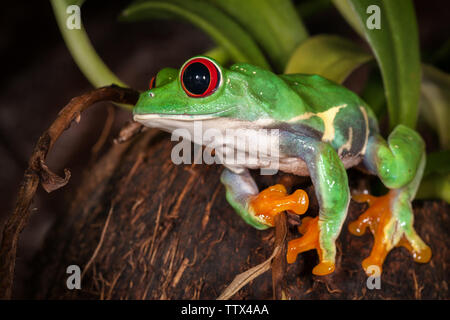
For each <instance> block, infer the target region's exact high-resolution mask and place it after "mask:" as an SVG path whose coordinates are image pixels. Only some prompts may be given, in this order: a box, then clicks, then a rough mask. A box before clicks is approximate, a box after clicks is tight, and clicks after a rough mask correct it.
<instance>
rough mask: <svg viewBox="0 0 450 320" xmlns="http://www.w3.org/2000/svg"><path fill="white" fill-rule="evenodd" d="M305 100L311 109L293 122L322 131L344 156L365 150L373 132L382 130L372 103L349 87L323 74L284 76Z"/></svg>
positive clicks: (307, 106)
mask: <svg viewBox="0 0 450 320" xmlns="http://www.w3.org/2000/svg"><path fill="white" fill-rule="evenodd" d="M280 77H281V78H282V79H283V80H284V81H285V82H286V83H287V84H288V85H289V86H290V87H291V88H292V89H293V91H294V92H296V93H297V94H298V95H299V96H300V98H301V99H302V101H303V102H304V103H305V106H306V110H307V112H306V113H304V114H300V115H298V116H297V117H294V118H292V119H290V120H289V122H290V123H291V125H292V126H294V127H295V126H299V127H304V126H307V127H311V128H312V129H314V130H316V131H319V132H320V133H321V135H322V138H321V139H322V141H325V142H329V143H331V145H332V146H333V148H334V149H335V150H336V151H338V153H339V156H341V157H354V156H358V155H361V154H362V153H364V152H365V147H366V145H367V139H368V137H369V135H370V134H373V133H374V132H376V131H378V124H377V121H376V118H375V116H374V114H373V112H372V110H371V109H370V107H369V106H368V105H367V104H366V103H365V102H364V101H363V100H362V99H361V98H359V97H358V95H357V94H355V93H353V92H352V91H350V90H348V89H347V88H345V87H343V86H341V85H339V84H337V83H335V82H333V81H330V80H328V79H325V78H323V77H321V76H319V75H305V74H289V75H282V76H280Z"/></svg>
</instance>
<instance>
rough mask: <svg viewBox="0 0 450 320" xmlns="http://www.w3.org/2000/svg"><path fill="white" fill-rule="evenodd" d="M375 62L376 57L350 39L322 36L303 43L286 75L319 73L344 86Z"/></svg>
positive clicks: (290, 63) (290, 62)
mask: <svg viewBox="0 0 450 320" xmlns="http://www.w3.org/2000/svg"><path fill="white" fill-rule="evenodd" d="M371 59H373V57H372V55H370V54H369V53H366V52H365V51H364V50H362V49H361V48H360V47H358V46H357V45H355V44H354V43H353V42H351V41H349V40H347V39H344V38H341V37H338V36H330V35H318V36H314V37H310V38H309V39H307V40H306V41H304V42H303V43H302V44H300V46H299V47H298V48H297V49H296V50H295V52H294V54H293V55H292V57H291V59H290V60H289V62H288V64H287V66H286V70H285V73H306V74H318V75H321V76H323V77H325V78H327V79H330V80H333V81H335V82H338V83H342V82H343V81H344V80H345V79H346V78H347V76H348V75H349V74H350V73H351V72H352V71H353V70H355V69H356V68H358V67H359V66H361V65H362V64H364V63H366V62H368V61H370V60H371Z"/></svg>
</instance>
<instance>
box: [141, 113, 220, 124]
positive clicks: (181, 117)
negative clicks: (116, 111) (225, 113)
mask: <svg viewBox="0 0 450 320" xmlns="http://www.w3.org/2000/svg"><path fill="white" fill-rule="evenodd" d="M220 114H221V113H208V114H187V113H184V114H164V113H146V114H135V115H134V116H133V119H134V121H138V122H141V121H148V120H150V121H151V120H158V119H164V120H176V121H200V120H210V119H215V118H218V117H219V116H220Z"/></svg>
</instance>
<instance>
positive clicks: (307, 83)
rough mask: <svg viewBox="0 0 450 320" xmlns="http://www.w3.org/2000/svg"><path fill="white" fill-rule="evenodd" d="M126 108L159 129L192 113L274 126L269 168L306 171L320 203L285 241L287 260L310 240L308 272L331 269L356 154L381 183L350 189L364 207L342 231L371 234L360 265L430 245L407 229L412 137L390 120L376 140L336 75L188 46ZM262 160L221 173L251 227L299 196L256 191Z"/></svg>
mask: <svg viewBox="0 0 450 320" xmlns="http://www.w3.org/2000/svg"><path fill="white" fill-rule="evenodd" d="M133 113H134V120H135V121H138V122H140V123H142V124H143V125H145V126H148V127H155V128H159V129H162V130H165V131H168V132H173V131H174V130H175V129H178V128H185V129H187V130H192V127H193V126H192V123H193V122H195V121H201V122H202V125H203V127H204V128H215V129H218V130H225V129H226V128H246V129H248V130H250V131H251V130H254V131H255V132H256V130H257V129H262V128H263V129H268V130H270V129H277V130H278V131H277V132H278V139H279V152H278V155H277V161H278V163H279V169H280V170H281V171H283V172H288V173H293V174H296V175H302V176H305V175H308V176H310V177H311V180H312V183H313V184H314V187H315V193H316V196H317V199H318V202H319V206H320V210H319V215H318V217H315V218H304V219H303V221H302V225H301V226H300V228H299V231H300V232H301V233H302V234H303V236H302V237H300V238H298V239H294V240H291V241H290V242H289V243H288V253H287V261H288V262H289V263H293V262H294V261H295V260H296V258H297V255H298V254H299V253H302V252H304V251H307V250H312V249H315V250H317V253H318V256H319V264H318V265H317V266H315V268H314V269H313V273H314V274H316V275H326V274H329V273H331V272H333V271H334V269H335V256H336V245H335V241H336V239H337V237H338V236H339V233H340V231H341V228H342V225H343V222H344V220H345V218H346V215H347V209H348V206H349V202H350V191H349V187H348V180H347V173H346V168H349V167H353V166H356V165H358V164H360V163H361V162H362V163H363V164H364V165H365V167H366V168H367V169H368V170H369V171H370V172H371V173H373V174H375V175H377V176H378V177H379V179H380V180H381V181H382V182H383V184H384V185H385V186H386V187H387V188H389V189H390V191H389V192H388V193H387V194H386V195H385V196H382V197H374V196H370V195H364V194H363V195H356V196H354V197H353V198H354V200H356V201H359V202H368V203H369V209H368V210H367V211H366V212H365V213H363V214H362V215H361V216H360V217H359V219H357V220H356V221H354V222H352V223H351V224H350V226H349V229H350V232H352V233H353V234H355V235H361V234H363V233H364V232H365V230H366V229H367V228H369V229H370V230H371V231H372V233H373V235H374V238H375V240H374V245H373V248H372V251H371V254H370V256H369V257H368V258H366V259H365V260H364V261H363V263H362V266H363V268H364V269H365V270H366V272H368V268H369V267H370V266H372V265H374V266H377V267H379V268H380V271H381V268H382V265H383V262H384V260H385V257H386V256H387V254H388V253H389V251H390V250H392V249H393V248H394V247H395V246H399V245H402V246H404V247H406V248H407V249H408V250H409V251H410V252H411V253H412V255H413V258H414V260H415V261H417V262H422V263H425V262H428V261H429V260H430V258H431V250H430V248H429V247H428V246H427V245H426V244H425V243H424V242H423V241H422V239H421V238H420V237H419V235H418V234H417V233H416V231H415V230H414V226H413V222H414V216H413V211H412V208H411V201H412V200H413V199H414V196H415V194H416V191H417V188H418V186H419V183H420V180H421V178H422V174H423V170H424V165H425V146H424V142H423V140H422V138H421V137H420V136H419V134H418V133H417V132H415V131H414V130H412V129H410V128H408V127H406V126H403V125H398V126H397V127H396V128H395V129H394V130H393V131H392V132H391V134H390V135H389V138H388V140H387V141H386V140H385V139H383V138H382V136H381V135H380V133H379V129H378V124H377V120H376V118H375V116H374V113H373V112H372V111H371V109H370V107H369V106H368V105H367V104H366V103H365V102H364V101H363V100H361V99H360V98H359V97H358V96H357V95H356V94H355V93H353V92H352V91H350V90H348V89H346V88H345V87H343V86H341V85H339V84H336V83H334V82H332V81H329V80H327V79H325V78H323V77H321V76H318V75H304V74H284V75H276V74H274V73H272V72H270V71H268V70H265V69H262V68H260V67H256V66H253V65H250V64H246V63H238V64H234V65H232V66H231V67H230V68H229V69H226V68H224V67H222V66H220V65H219V64H218V63H217V62H216V61H215V60H213V59H211V58H208V57H205V56H197V57H194V58H192V59H189V60H188V61H187V62H186V63H184V65H183V66H182V67H181V68H180V69H179V70H176V69H172V68H166V69H163V70H161V71H160V72H159V73H158V74H157V75H156V77H155V78H154V79H153V80H152V84H151V88H150V90H148V91H145V92H143V93H142V94H141V96H140V98H139V101H138V102H137V104H136V106H135V108H134V112H133ZM194 142H195V141H194ZM224 143H225V144H226V145H225V146H224V147H225V148H226V149H233V148H236V146H235V144H234V143H233V141H231V140H230V141H225V142H224ZM265 163H266V162H264V161H256V163H255V162H252V164H245V163H244V164H241V165H234V166H230V165H226V164H225V169H224V171H223V173H222V175H221V182H222V183H223V185H224V186H225V190H226V198H227V200H228V202H229V203H230V205H231V206H232V207H233V208H234V209H235V211H236V212H237V213H238V214H239V215H240V216H241V217H242V218H243V219H244V220H245V222H247V223H248V224H250V225H251V226H253V227H255V228H257V229H266V228H268V227H272V226H273V224H274V216H275V215H277V214H278V213H280V212H282V211H285V210H290V211H291V212H293V213H296V214H303V213H304V212H305V211H306V209H307V206H308V204H307V197H306V195H305V193H304V192H303V191H302V190H297V191H295V192H294V193H293V194H291V195H287V194H286V189H285V188H284V187H283V186H282V185H280V184H278V185H275V186H272V187H269V188H267V189H265V190H263V191H262V192H259V190H258V187H257V185H256V183H255V182H254V180H253V178H252V177H251V175H250V173H249V170H248V169H255V168H260V167H263V166H264V165H265Z"/></svg>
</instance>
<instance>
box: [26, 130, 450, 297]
mask: <svg viewBox="0 0 450 320" xmlns="http://www.w3.org/2000/svg"><path fill="white" fill-rule="evenodd" d="M173 144H174V143H172V142H170V136H169V135H168V134H165V133H160V132H158V131H153V130H151V131H147V132H145V133H142V134H141V135H139V136H138V137H136V138H135V139H133V140H132V141H129V142H126V143H123V144H119V145H114V146H112V147H111V148H110V150H109V151H108V152H107V153H106V154H105V155H104V156H103V157H102V158H100V159H99V161H97V163H96V164H95V165H94V166H92V167H90V168H89V169H88V170H87V171H86V173H85V177H84V179H83V182H82V183H81V185H80V187H79V189H78V192H77V194H76V195H74V199H73V201H72V204H71V206H70V207H69V208H68V209H67V214H65V215H63V216H61V217H60V219H59V220H58V222H57V223H56V225H55V226H53V228H52V232H50V235H49V237H48V239H47V241H46V244H45V246H44V248H43V249H42V251H41V252H40V254H39V255H38V257H37V258H36V263H35V264H34V265H35V266H36V272H35V273H34V275H33V277H32V280H30V286H31V287H32V288H33V289H34V290H33V293H32V294H31V295H30V297H31V298H52V299H55V298H56V299H60V298H62V299H74V298H92V299H98V298H100V299H215V298H217V297H218V296H219V294H220V293H221V292H222V291H223V290H224V289H225V288H226V287H227V285H228V284H230V282H231V281H232V280H233V279H234V277H235V276H236V275H237V274H239V273H241V272H244V271H246V270H248V269H250V268H251V267H253V266H255V265H257V264H259V263H261V262H263V261H265V260H266V259H267V258H268V257H269V256H270V255H271V254H272V252H273V248H274V241H275V229H270V230H265V231H258V230H255V229H253V228H252V227H250V226H248V225H246V224H245V223H244V222H243V221H242V220H241V219H240V218H239V217H238V216H237V215H236V214H235V213H234V211H233V209H232V208H231V207H230V206H229V205H228V203H227V202H226V199H225V192H224V188H223V187H222V185H221V183H220V181H219V177H220V173H221V170H222V168H221V167H220V166H218V165H211V166H207V165H174V164H173V163H172V161H171V160H170V153H171V149H172V146H173ZM255 177H256V178H257V181H258V185H259V187H260V189H262V188H265V187H267V186H268V185H270V184H272V183H275V182H277V181H280V180H281V181H282V180H283V179H292V178H289V176H287V175H277V176H274V177H259V176H255ZM370 179H372V178H370V177H368V176H366V175H364V174H362V173H359V172H357V171H354V170H350V171H349V180H350V181H351V188H352V190H358V189H359V190H361V189H362V188H363V187H365V186H366V185H367V183H368V181H369V180H370ZM294 180H295V183H294V185H295V187H296V188H298V187H301V188H304V189H306V190H307V192H308V194H309V196H310V209H309V210H308V212H307V215H313V216H314V215H316V214H317V210H318V207H317V202H316V200H315V196H314V195H313V188H312V186H311V183H310V181H309V179H307V178H299V179H297V178H295V179H294ZM364 208H365V205H363V204H357V203H355V202H352V203H351V204H350V210H349V215H348V217H347V220H346V223H345V225H344V228H343V231H342V233H341V235H340V237H339V238H338V240H337V247H338V254H337V268H336V271H335V272H334V273H333V274H332V275H330V276H325V277H317V276H313V275H312V274H311V270H312V268H313V267H314V265H315V264H316V263H317V256H316V253H315V252H312V251H311V252H307V253H305V254H303V255H301V256H299V258H298V259H297V262H296V263H294V264H291V265H288V267H287V269H286V274H285V276H284V278H283V279H282V283H281V284H279V285H278V287H279V288H277V289H276V290H277V291H278V290H281V289H280V288H283V291H285V294H286V295H287V298H290V299H335V298H345V299H361V298H394V299H402V298H406V299H430V298H441V299H448V298H449V294H448V276H449V275H448V270H447V264H448V261H449V255H448V247H449V237H448V235H447V232H448V230H449V217H448V212H449V206H448V205H447V204H445V203H444V202H440V201H416V202H414V211H415V217H416V220H415V226H416V230H417V232H418V233H419V234H420V235H421V236H422V237H423V239H424V240H425V241H426V242H427V243H428V244H429V245H430V246H431V248H432V249H433V258H432V260H431V262H430V263H428V264H424V265H421V264H417V263H415V262H413V260H412V257H411V256H410V254H409V252H407V251H406V250H405V249H403V248H397V249H394V250H393V251H392V252H391V253H390V254H389V256H388V258H387V260H386V262H385V264H384V273H383V275H382V278H381V289H380V290H369V289H367V286H366V280H367V277H366V276H365V274H364V272H363V270H362V268H361V261H362V260H363V259H364V258H365V257H367V256H368V254H369V251H370V248H371V245H372V236H371V235H369V234H366V235H365V236H363V237H355V236H352V235H351V234H350V233H349V232H348V231H347V225H348V223H349V222H350V221H352V220H354V219H355V218H356V217H357V216H358V215H359V214H361V213H362V212H363V210H364ZM295 221H296V220H295V219H292V217H289V219H288V224H289V232H288V240H289V239H292V238H294V237H298V236H299V234H298V232H297V231H296V228H295V227H294V226H293V222H294V224H295ZM72 264H76V265H79V266H80V267H81V269H82V270H83V277H82V284H81V285H82V289H81V290H68V289H67V287H66V279H67V277H68V274H66V268H67V266H69V265H72ZM273 295H274V292H273V290H272V274H271V272H270V271H269V272H266V273H265V274H263V275H261V276H259V277H258V278H257V279H256V280H254V281H252V282H251V283H249V284H248V285H247V286H245V287H244V288H243V289H241V290H240V291H239V292H238V293H237V294H236V295H235V296H234V297H233V298H234V299H271V298H272V297H273Z"/></svg>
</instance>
